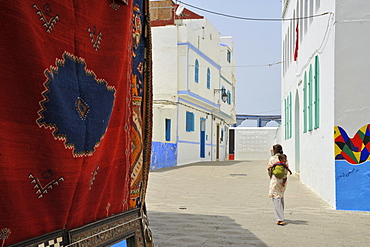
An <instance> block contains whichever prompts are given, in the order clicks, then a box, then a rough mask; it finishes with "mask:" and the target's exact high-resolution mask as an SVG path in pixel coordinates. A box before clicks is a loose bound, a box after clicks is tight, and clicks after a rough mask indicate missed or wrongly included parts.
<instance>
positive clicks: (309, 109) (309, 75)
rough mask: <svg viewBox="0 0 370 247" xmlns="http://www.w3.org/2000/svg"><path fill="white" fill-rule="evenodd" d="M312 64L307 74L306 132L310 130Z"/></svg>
mask: <svg viewBox="0 0 370 247" xmlns="http://www.w3.org/2000/svg"><path fill="white" fill-rule="evenodd" d="M312 87H313V85H312V64H311V65H310V70H309V74H308V130H312V118H313V116H312V113H313V109H312V108H313V107H312Z"/></svg>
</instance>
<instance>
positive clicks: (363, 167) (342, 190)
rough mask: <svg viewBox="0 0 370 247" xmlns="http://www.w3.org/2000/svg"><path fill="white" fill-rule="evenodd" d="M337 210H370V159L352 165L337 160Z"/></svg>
mask: <svg viewBox="0 0 370 247" xmlns="http://www.w3.org/2000/svg"><path fill="white" fill-rule="evenodd" d="M335 184H336V199H337V200H336V204H337V205H336V208H337V210H356V211H370V161H367V162H365V163H362V164H360V165H352V164H350V163H348V162H347V161H345V160H336V161H335Z"/></svg>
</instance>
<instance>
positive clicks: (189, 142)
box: [178, 140, 200, 145]
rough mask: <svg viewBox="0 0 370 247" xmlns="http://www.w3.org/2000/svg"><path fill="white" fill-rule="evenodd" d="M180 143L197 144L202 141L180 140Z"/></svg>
mask: <svg viewBox="0 0 370 247" xmlns="http://www.w3.org/2000/svg"><path fill="white" fill-rule="evenodd" d="M178 143H187V144H196V145H200V142H192V141H183V140H179V141H178Z"/></svg>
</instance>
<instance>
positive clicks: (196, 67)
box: [194, 59, 199, 83]
mask: <svg viewBox="0 0 370 247" xmlns="http://www.w3.org/2000/svg"><path fill="white" fill-rule="evenodd" d="M194 81H195V82H196V83H198V82H199V62H198V59H195V68H194Z"/></svg>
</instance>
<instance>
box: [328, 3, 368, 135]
mask: <svg viewBox="0 0 370 247" xmlns="http://www.w3.org/2000/svg"><path fill="white" fill-rule="evenodd" d="M369 9H370V1H363V0H361V1H360V0H356V1H344V0H340V1H337V6H336V12H338V13H340V15H338V16H337V19H336V24H335V26H336V47H337V49H336V52H335V63H336V70H335V125H337V126H341V127H342V128H344V129H345V130H346V131H347V133H348V135H349V136H350V137H353V136H354V134H356V132H357V131H358V130H359V129H360V128H361V127H363V126H364V125H366V124H369V123H370V118H369V116H370V97H369V89H368V88H369V81H370V70H369V67H370V60H369V57H370V49H369V46H370V45H369V44H370V35H368V34H369V33H370V22H369V19H370V13H369Z"/></svg>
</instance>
